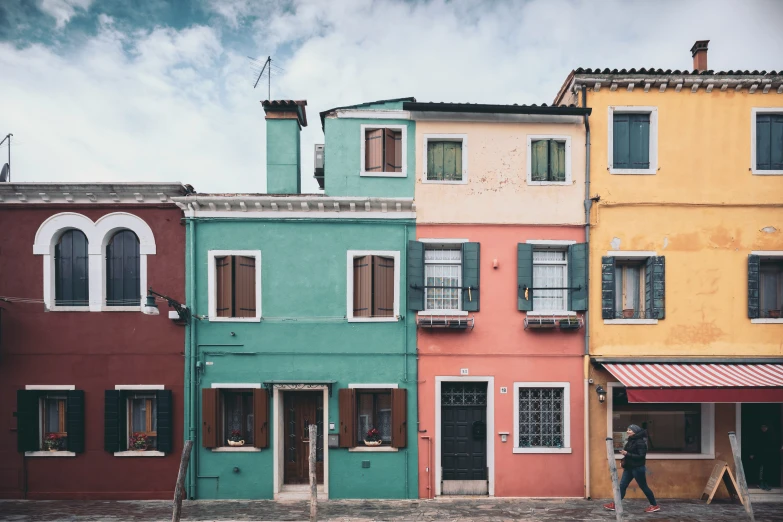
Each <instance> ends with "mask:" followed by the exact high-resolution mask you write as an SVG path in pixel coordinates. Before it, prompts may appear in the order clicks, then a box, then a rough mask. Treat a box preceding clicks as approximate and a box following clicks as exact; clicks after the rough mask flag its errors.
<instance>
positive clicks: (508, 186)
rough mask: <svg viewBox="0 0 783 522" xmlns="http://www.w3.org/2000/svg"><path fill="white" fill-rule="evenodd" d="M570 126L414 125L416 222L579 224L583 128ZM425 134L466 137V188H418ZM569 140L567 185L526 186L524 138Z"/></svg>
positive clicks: (579, 121)
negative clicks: (557, 136) (569, 182)
mask: <svg viewBox="0 0 783 522" xmlns="http://www.w3.org/2000/svg"><path fill="white" fill-rule="evenodd" d="M573 120H574V123H558V124H552V123H499V122H492V123H482V122H464V121H441V122H431V121H417V122H416V150H417V153H416V192H415V199H416V212H417V215H416V222H417V223H419V224H426V223H473V224H481V223H508V224H519V223H524V224H526V225H539V224H546V225H560V224H562V225H566V224H567V225H580V224H584V206H583V201H584V190H585V189H584V181H585V178H584V170H585V168H584V167H585V128H584V123H583V122H582V119H581V118H576V117H575V118H573ZM425 134H466V135H467V140H468V156H467V179H468V182H467V184H464V185H458V184H437V183H422V174H423V172H424V167H425V165H424V154H423V152H422V151H426V150H427V149H426V147H425V146H424V135H425ZM529 134H544V135H546V134H551V135H567V136H570V137H571V184H570V185H567V186H562V185H545V186H530V185H528V184H527V136H528V135H529Z"/></svg>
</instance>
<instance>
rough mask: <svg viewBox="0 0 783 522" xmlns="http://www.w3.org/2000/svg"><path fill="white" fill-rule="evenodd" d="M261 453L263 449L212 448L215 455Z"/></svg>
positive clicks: (241, 447)
mask: <svg viewBox="0 0 783 522" xmlns="http://www.w3.org/2000/svg"><path fill="white" fill-rule="evenodd" d="M259 451H261V448H255V447H253V446H221V447H219V448H212V452H213V453H256V452H259Z"/></svg>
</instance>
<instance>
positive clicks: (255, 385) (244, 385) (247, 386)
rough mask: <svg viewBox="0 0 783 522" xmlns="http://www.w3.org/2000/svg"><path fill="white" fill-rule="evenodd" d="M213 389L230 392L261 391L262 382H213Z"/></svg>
mask: <svg viewBox="0 0 783 522" xmlns="http://www.w3.org/2000/svg"><path fill="white" fill-rule="evenodd" d="M211 387H212V388H227V389H229V390H232V389H235V390H252V389H256V390H258V389H261V383H260V382H213V383H212V386H211Z"/></svg>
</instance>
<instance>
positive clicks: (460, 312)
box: [418, 310, 469, 316]
mask: <svg viewBox="0 0 783 522" xmlns="http://www.w3.org/2000/svg"><path fill="white" fill-rule="evenodd" d="M468 313H469V312H466V311H464V310H440V311H439V310H424V311H421V312H419V313H418V315H426V316H430V315H468Z"/></svg>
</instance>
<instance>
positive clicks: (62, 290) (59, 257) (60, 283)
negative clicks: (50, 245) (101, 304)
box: [54, 230, 140, 306]
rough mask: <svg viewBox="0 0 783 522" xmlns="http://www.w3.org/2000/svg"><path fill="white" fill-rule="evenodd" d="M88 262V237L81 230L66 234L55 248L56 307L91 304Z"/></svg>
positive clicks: (69, 231) (70, 231)
mask: <svg viewBox="0 0 783 522" xmlns="http://www.w3.org/2000/svg"><path fill="white" fill-rule="evenodd" d="M88 260H89V257H88V254H87V236H85V235H84V233H83V232H82V231H81V230H68V231H67V232H65V233H64V234H63V235H62V236H61V237H60V240H59V241H58V242H57V245H55V247H54V272H55V282H54V303H55V305H57V306H87V305H88V304H89V266H88ZM139 302H140V301H139Z"/></svg>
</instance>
